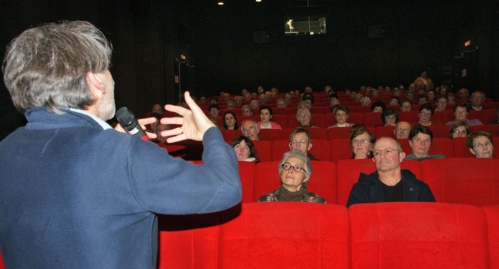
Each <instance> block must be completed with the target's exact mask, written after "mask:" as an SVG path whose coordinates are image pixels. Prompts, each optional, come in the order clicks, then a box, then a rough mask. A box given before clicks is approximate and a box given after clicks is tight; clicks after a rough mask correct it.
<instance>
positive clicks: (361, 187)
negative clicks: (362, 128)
mask: <svg viewBox="0 0 499 269" xmlns="http://www.w3.org/2000/svg"><path fill="white" fill-rule="evenodd" d="M373 156H374V157H373V161H374V162H375V163H376V170H377V171H376V172H374V173H372V174H369V175H366V174H364V173H361V174H360V177H359V181H358V182H357V183H355V185H354V186H353V188H352V191H351V192H350V197H349V198H348V202H347V207H349V206H351V205H353V204H359V203H377V202H395V201H422V202H423V201H424V202H435V198H434V197H433V194H432V192H431V190H430V187H428V185H427V184H426V183H424V182H422V181H421V180H419V179H417V178H416V176H415V175H414V174H413V173H412V172H411V171H409V170H401V168H400V164H401V163H402V161H403V160H404V158H405V153H404V152H403V151H402V147H401V146H400V143H399V142H398V141H397V140H395V139H393V138H391V137H381V138H379V139H378V140H377V141H376V143H375V144H374V148H373Z"/></svg>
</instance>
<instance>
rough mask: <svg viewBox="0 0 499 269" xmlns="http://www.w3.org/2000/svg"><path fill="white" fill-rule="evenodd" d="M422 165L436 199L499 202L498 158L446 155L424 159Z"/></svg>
mask: <svg viewBox="0 0 499 269" xmlns="http://www.w3.org/2000/svg"><path fill="white" fill-rule="evenodd" d="M422 165H423V178H424V181H425V182H426V183H428V185H429V186H430V188H431V190H432V192H433V195H434V196H435V199H436V200H437V202H444V203H462V204H471V205H476V206H484V205H495V204H499V196H498V195H497V193H499V170H498V169H497V167H498V166H499V160H495V159H477V158H448V159H447V158H446V159H435V160H425V161H424V162H422Z"/></svg>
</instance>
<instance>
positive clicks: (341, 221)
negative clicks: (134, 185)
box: [182, 202, 350, 269]
mask: <svg viewBox="0 0 499 269" xmlns="http://www.w3.org/2000/svg"><path fill="white" fill-rule="evenodd" d="M348 229H349V227H348V214H347V211H346V209H345V207H342V206H335V205H321V204H312V203H289V202H288V203H285V202H281V203H252V204H244V205H243V206H242V211H241V214H240V215H239V216H237V218H236V219H234V220H232V221H230V222H227V223H225V224H224V225H222V226H221V228H220V241H219V243H216V244H215V245H218V244H220V249H219V251H217V253H220V255H221V257H220V260H219V263H220V265H219V267H218V268H243V269H244V268H339V269H346V268H349V266H350V259H349V252H350V250H349V242H348V241H349V238H348V234H349V231H348ZM182 268H187V267H182ZM210 268H211V267H210Z"/></svg>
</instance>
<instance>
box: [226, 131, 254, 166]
mask: <svg viewBox="0 0 499 269" xmlns="http://www.w3.org/2000/svg"><path fill="white" fill-rule="evenodd" d="M230 145H231V146H232V148H233V149H234V152H235V153H236V157H237V160H238V161H240V162H255V161H258V154H257V152H256V148H255V145H254V144H253V142H251V139H249V138H247V137H246V136H244V135H240V136H236V137H235V138H234V139H232V141H231V142H230Z"/></svg>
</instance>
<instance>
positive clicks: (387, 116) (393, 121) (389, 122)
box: [381, 107, 399, 126]
mask: <svg viewBox="0 0 499 269" xmlns="http://www.w3.org/2000/svg"><path fill="white" fill-rule="evenodd" d="M381 121H382V122H383V125H384V126H395V125H397V122H398V121H399V113H398V112H397V110H395V109H394V108H391V107H389V108H387V109H385V110H383V113H381Z"/></svg>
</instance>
